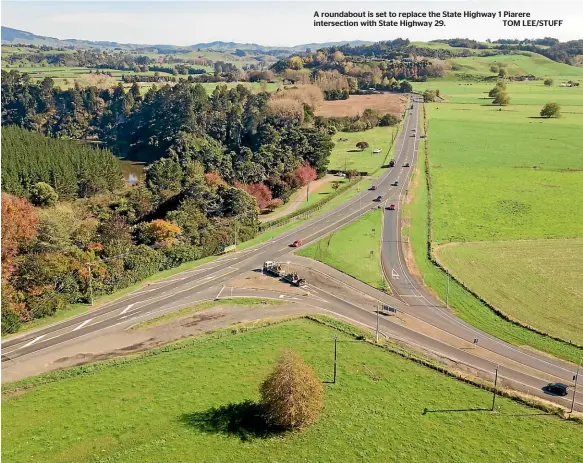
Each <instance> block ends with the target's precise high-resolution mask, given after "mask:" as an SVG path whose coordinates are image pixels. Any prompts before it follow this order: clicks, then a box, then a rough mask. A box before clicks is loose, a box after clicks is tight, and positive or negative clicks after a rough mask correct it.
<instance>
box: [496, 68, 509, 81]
mask: <svg viewBox="0 0 583 463" xmlns="http://www.w3.org/2000/svg"><path fill="white" fill-rule="evenodd" d="M498 76H499V77H501V78H503V79H505V78H506V77H508V71H507V69H506V68H500V69H499V70H498Z"/></svg>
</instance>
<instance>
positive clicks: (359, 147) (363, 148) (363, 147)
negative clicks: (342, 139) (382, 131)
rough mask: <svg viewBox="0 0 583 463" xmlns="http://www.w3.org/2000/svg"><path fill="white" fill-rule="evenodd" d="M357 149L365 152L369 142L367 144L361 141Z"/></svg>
mask: <svg viewBox="0 0 583 463" xmlns="http://www.w3.org/2000/svg"><path fill="white" fill-rule="evenodd" d="M356 147H357V148H358V149H359V150H360V151H363V150H365V149H367V148H368V143H367V142H365V141H359V142H358V143H357V144H356Z"/></svg>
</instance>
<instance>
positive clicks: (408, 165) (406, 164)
mask: <svg viewBox="0 0 583 463" xmlns="http://www.w3.org/2000/svg"><path fill="white" fill-rule="evenodd" d="M403 167H411V164H409V163H408V162H406V163H405V165H404V166H403Z"/></svg>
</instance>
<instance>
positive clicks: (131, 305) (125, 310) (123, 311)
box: [119, 304, 135, 315]
mask: <svg viewBox="0 0 583 463" xmlns="http://www.w3.org/2000/svg"><path fill="white" fill-rule="evenodd" d="M134 305H135V304H130V305H128V306H127V307H126V308H125V309H123V310H122V311H121V312H120V313H119V314H120V315H123V314H124V313H126V312H127V311H128V310H130V309H131V308H132V307H133V306H134Z"/></svg>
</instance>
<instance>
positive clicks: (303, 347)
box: [2, 316, 583, 463]
mask: <svg viewBox="0 0 583 463" xmlns="http://www.w3.org/2000/svg"><path fill="white" fill-rule="evenodd" d="M286 320H287V322H285V323H282V321H285V320H272V321H265V322H263V323H261V324H258V325H257V326H254V327H251V326H244V325H239V326H234V327H230V328H227V329H224V330H219V331H217V332H215V333H211V334H208V335H204V336H201V337H197V338H191V339H187V340H184V341H180V342H178V343H174V344H170V345H168V346H165V347H162V348H157V349H154V350H152V351H149V352H146V353H142V354H138V355H135V356H132V357H128V358H122V359H115V360H110V361H105V362H101V363H97V364H91V365H85V366H82V367H75V368H72V369H68V370H63V371H59V372H54V373H49V374H47V375H43V376H42V377H36V378H30V379H28V380H23V381H19V382H18V383H14V384H11V385H5V386H4V387H3V390H4V391H5V394H4V398H3V404H2V405H3V419H4V423H5V424H6V426H7V429H10V432H7V433H5V435H4V436H3V437H4V444H5V445H3V447H2V457H3V459H4V461H6V462H16V461H19V462H20V461H43V462H47V463H51V462H57V461H58V462H61V461H93V462H95V463H98V462H112V461H115V462H116V463H126V462H135V463H137V462H140V463H141V462H155V461H190V460H192V455H196V458H197V459H200V460H203V461H204V460H216V461H225V462H230V461H232V462H235V461H236V462H240V461H245V462H246V461H249V462H251V461H266V460H269V459H270V458H271V457H272V455H274V454H277V455H278V458H280V459H281V460H282V461H289V462H304V461H306V460H308V459H309V460H312V461H330V462H332V461H362V460H363V459H367V460H370V461H379V460H383V461H405V460H406V461H469V460H471V461H474V462H491V461H500V460H514V461H537V462H541V463H544V462H549V463H550V462H555V461H569V460H570V459H571V458H572V457H573V455H579V454H581V453H583V441H582V440H581V439H580V435H581V425H580V424H578V423H576V422H575V421H568V420H561V419H559V418H558V417H556V416H554V415H552V414H546V413H543V414H541V413H540V412H539V411H537V410H534V409H532V408H529V407H526V406H525V405H523V404H520V403H518V402H517V401H515V400H510V399H509V398H506V397H499V398H498V399H497V402H496V412H495V413H492V412H490V411H489V407H490V405H491V397H492V394H491V392H490V391H488V390H486V389H481V388H477V387H473V386H471V385H469V384H466V383H464V382H461V381H458V380H456V379H455V378H454V377H452V376H449V375H448V374H447V373H446V372H445V371H443V372H444V373H446V374H440V373H438V372H437V371H434V369H432V368H427V367H425V366H424V362H425V363H427V365H428V366H430V365H429V362H430V361H429V360H424V359H423V358H420V357H419V356H418V355H417V357H415V354H409V353H407V352H406V351H404V350H403V349H402V348H400V347H398V346H394V347H393V346H391V345H388V346H386V349H382V348H377V347H375V346H373V345H371V344H370V343H368V342H363V341H360V342H359V339H362V338H366V337H367V334H363V333H362V332H361V331H360V330H359V329H358V328H354V327H352V326H349V325H346V324H344V323H343V322H340V321H338V320H334V319H329V318H328V317H322V316H314V317H309V318H303V319H300V318H293V319H286ZM314 321H317V322H318V323H314ZM334 336H337V337H338V354H339V355H338V359H339V361H338V376H337V383H336V384H326V385H325V409H324V413H323V415H322V416H321V418H320V419H319V421H318V422H317V423H316V424H315V425H313V426H312V427H310V428H308V429H305V430H303V431H300V432H296V433H285V434H274V435H269V434H267V435H266V434H265V433H262V429H260V428H259V429H258V428H254V427H253V426H249V425H246V423H248V420H245V418H246V416H247V415H246V410H247V408H246V404H249V402H248V401H251V403H253V402H255V401H256V400H257V399H258V386H259V384H260V383H261V381H262V380H263V379H264V378H265V377H266V376H267V375H268V374H269V372H270V371H271V369H272V368H273V365H274V364H275V362H276V360H277V358H278V356H279V355H280V353H281V352H282V350H283V349H292V350H294V351H295V352H297V353H298V354H300V355H301V356H302V357H303V358H304V360H305V361H306V362H307V363H308V364H310V365H311V366H312V367H313V368H314V369H315V371H316V374H317V375H318V377H319V378H320V379H321V380H322V381H329V380H330V379H331V377H332V366H333V352H334V342H333V338H334ZM368 336H370V334H368ZM409 356H410V357H409ZM408 358H409V359H411V360H414V361H409V360H408ZM160 372H163V373H164V374H160ZM201 372H204V374H201ZM14 390H18V392H17V393H11V392H10V391H14ZM138 391H139V392H138ZM373 398H374V400H372V399H373ZM31 408H33V409H34V410H35V419H34V420H33V421H31V420H30V419H29V418H27V413H25V411H26V410H30V409H31ZM548 411H549V413H551V412H552V407H550V406H549V409H548ZM500 420H503V423H504V426H501V425H500V423H501V421H500ZM71 423H75V425H72V424H71ZM31 435H34V436H35V439H30V438H29V436H31ZM444 435H446V436H447V439H444V438H443V436H444ZM525 441H528V442H529V445H528V446H525V445H524V442H525ZM23 456H25V457H24V459H23Z"/></svg>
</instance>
